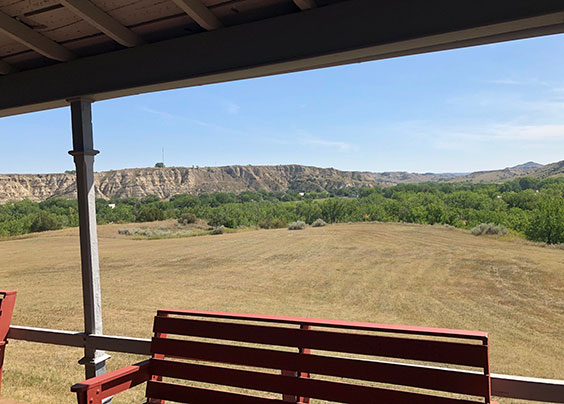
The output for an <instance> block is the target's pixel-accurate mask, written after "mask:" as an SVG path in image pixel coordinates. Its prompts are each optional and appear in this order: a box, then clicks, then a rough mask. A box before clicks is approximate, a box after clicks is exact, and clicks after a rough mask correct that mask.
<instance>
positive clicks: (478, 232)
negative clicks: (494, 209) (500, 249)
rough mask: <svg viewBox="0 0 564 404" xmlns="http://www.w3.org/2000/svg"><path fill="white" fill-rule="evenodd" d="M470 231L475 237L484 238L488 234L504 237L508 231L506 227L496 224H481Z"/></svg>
mask: <svg viewBox="0 0 564 404" xmlns="http://www.w3.org/2000/svg"><path fill="white" fill-rule="evenodd" d="M470 231H471V232H472V234H473V235H475V236H483V235H486V234H487V235H496V236H504V235H506V234H507V229H506V228H505V227H503V226H501V225H499V224H495V223H480V224H479V225H478V226H476V227H474V228H473V229H472V230H470Z"/></svg>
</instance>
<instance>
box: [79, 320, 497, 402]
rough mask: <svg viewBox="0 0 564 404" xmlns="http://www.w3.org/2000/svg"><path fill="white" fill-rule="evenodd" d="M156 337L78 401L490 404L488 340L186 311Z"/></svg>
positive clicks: (164, 323) (82, 391) (161, 324)
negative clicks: (140, 355) (139, 393)
mask: <svg viewBox="0 0 564 404" xmlns="http://www.w3.org/2000/svg"><path fill="white" fill-rule="evenodd" d="M153 331H154V333H155V335H154V337H153V339H152V342H151V352H152V354H153V357H152V358H151V359H149V360H147V361H144V362H141V363H138V364H136V365H133V366H128V367H125V368H123V369H119V370H116V371H114V372H111V373H108V374H106V375H102V376H99V377H95V378H93V379H89V380H86V381H83V382H81V383H78V384H75V385H74V386H73V387H72V389H71V390H72V391H73V392H76V393H77V395H78V402H79V403H80V404H100V403H101V400H102V399H104V398H106V397H109V396H112V395H115V394H117V393H119V392H121V391H124V390H127V389H129V388H131V387H133V386H135V385H138V384H140V383H143V382H147V386H146V397H147V398H148V401H147V402H148V403H164V400H169V401H173V402H180V403H191V404H200V403H202V404H203V403H214V404H215V403H218V404H219V403H230V404H233V403H235V404H236V403H241V404H243V403H245V404H271V403H283V402H289V401H290V402H301V403H307V402H309V399H310V398H312V399H320V400H327V401H333V402H340V403H362V404H367V403H411V404H412V403H423V404H426V403H433V404H443V403H444V404H455V403H458V404H461V403H466V404H469V403H476V402H482V403H484V402H485V403H490V402H491V388H490V375H489V358H488V334H487V333H483V332H477V331H460V330H447V329H437V328H423V327H404V326H393V325H383V324H372V323H360V322H348V321H332V320H318V319H310V318H293V317H272V316H257V315H248V314H230V313H214V312H201V311H179V310H159V311H158V312H157V316H156V317H155V320H154V327H153ZM382 358H385V359H382ZM389 358H394V360H395V362H391V361H390V360H389ZM376 359H378V360H376ZM398 360H404V361H405V360H407V361H409V363H403V364H399V363H397V361H398ZM413 361H416V363H417V364H415V363H414V362H413ZM422 362H425V364H428V363H427V362H430V363H432V364H434V366H432V367H431V366H421V364H422ZM453 366H459V367H464V370H460V371H453V370H452V367H453ZM466 367H470V369H469V368H466ZM210 385H213V386H211V387H210ZM249 390H251V391H249ZM258 392H260V393H258Z"/></svg>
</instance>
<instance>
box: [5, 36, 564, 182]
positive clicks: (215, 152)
mask: <svg viewBox="0 0 564 404" xmlns="http://www.w3.org/2000/svg"><path fill="white" fill-rule="evenodd" d="M562 66H564V36H562V35H558V36H550V37H544V38H536V39H528V40H523V41H515V42H509V43H502V44H495V45H488V46H483V47H477V48H468V49H461V50H453V51H447V52H439V53H432V54H426V55H417V56H409V57H404V58H398V59H391V60H383V61H376V62H369V63H362V64H354V65H348V66H341V67H336V68H329V69H323V70H315V71H309V72H301V73H294V74H287V75H282V76H275V77H266V78H259V79H252V80H244V81H238V82H231V83H223V84H218V85H210V86H204V87H194V88H188V89H182V90H173V91H166V92H160V93H153V94H145V95H140V96H133V97H127V98H121V99H116V100H110V101H104V102H98V103H95V104H94V106H93V114H94V136H95V146H96V148H97V149H99V150H100V151H101V153H100V154H99V155H98V157H97V159H96V170H98V171H103V170H109V169H119V168H129V167H147V166H153V165H154V164H155V163H156V162H158V161H160V160H161V150H162V148H163V147H164V148H165V162H166V164H167V166H192V165H197V166H210V165H229V164H289V163H296V164H306V165H314V166H321V167H335V168H339V169H344V170H366V171H412V172H466V171H475V170H484V169H496V168H503V167H507V166H511V165H515V164H519V163H522V162H525V161H529V160H534V161H537V162H539V163H549V162H554V161H559V160H564V72H563V70H562ZM70 148H71V134H70V117H69V111H68V109H67V108H62V109H57V110H51V111H44V112H38V113H32V114H26V115H21V116H16V117H8V118H0V172H1V173H47V172H61V171H64V170H66V169H72V168H73V163H72V158H71V157H70V156H69V155H68V154H67V151H68V150H69V149H70Z"/></svg>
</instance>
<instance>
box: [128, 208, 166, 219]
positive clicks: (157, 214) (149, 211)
mask: <svg viewBox="0 0 564 404" xmlns="http://www.w3.org/2000/svg"><path fill="white" fill-rule="evenodd" d="M164 219H165V214H164V212H163V211H162V210H160V209H159V208H157V207H156V206H141V208H139V211H138V212H137V214H136V215H135V221H136V222H154V221H156V220H164Z"/></svg>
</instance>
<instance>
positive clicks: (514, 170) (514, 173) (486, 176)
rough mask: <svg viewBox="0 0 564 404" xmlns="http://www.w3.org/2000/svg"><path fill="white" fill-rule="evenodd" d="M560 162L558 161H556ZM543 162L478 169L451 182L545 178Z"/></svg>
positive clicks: (487, 181)
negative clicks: (542, 172)
mask: <svg viewBox="0 0 564 404" xmlns="http://www.w3.org/2000/svg"><path fill="white" fill-rule="evenodd" d="M554 164H558V163H554ZM550 165H551V164H549V165H546V166H543V165H542V164H539V163H535V162H534V161H529V162H527V163H524V164H519V165H516V166H513V167H507V168H504V169H501V170H490V171H476V172H474V173H470V174H467V175H464V176H460V177H456V178H452V179H450V180H449V182H471V183H482V182H484V183H500V182H506V181H510V180H512V179H515V178H520V177H538V178H544V177H543V176H542V175H541V174H540V171H542V170H543V169H544V168H545V167H548V166H550Z"/></svg>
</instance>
